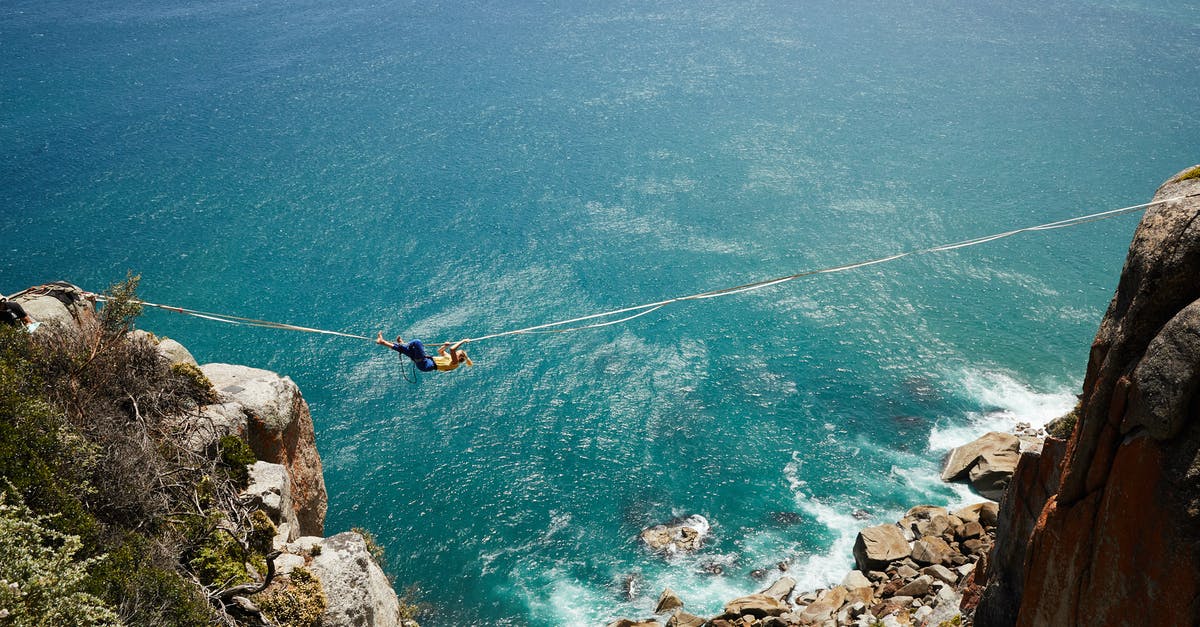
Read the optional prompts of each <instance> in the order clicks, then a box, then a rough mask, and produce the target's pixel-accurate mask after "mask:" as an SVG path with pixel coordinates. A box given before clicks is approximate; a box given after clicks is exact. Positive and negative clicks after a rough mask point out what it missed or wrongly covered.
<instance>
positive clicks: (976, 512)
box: [954, 503, 1000, 527]
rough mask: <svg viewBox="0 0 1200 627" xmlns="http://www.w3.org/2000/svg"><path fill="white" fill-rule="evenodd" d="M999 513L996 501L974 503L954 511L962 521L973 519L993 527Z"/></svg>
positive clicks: (985, 525)
mask: <svg viewBox="0 0 1200 627" xmlns="http://www.w3.org/2000/svg"><path fill="white" fill-rule="evenodd" d="M999 513H1000V506H999V505H998V504H996V503H976V504H974V505H968V506H966V507H964V508H962V509H960V510H958V511H957V512H954V514H955V515H956V516H958V517H959V518H961V519H962V520H963V522H971V521H975V522H978V523H979V524H981V525H983V526H984V527H995V526H996V521H997V520H998V518H999Z"/></svg>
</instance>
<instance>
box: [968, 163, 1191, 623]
mask: <svg viewBox="0 0 1200 627" xmlns="http://www.w3.org/2000/svg"><path fill="white" fill-rule="evenodd" d="M1154 200H1155V201H1156V204H1154V205H1153V206H1151V207H1149V208H1148V209H1147V210H1146V213H1145V215H1144V216H1143V218H1142V221H1141V223H1140V224H1139V225H1138V228H1137V232H1136V233H1135V234H1134V237H1133V242H1132V244H1131V245H1130V247H1129V255H1128V257H1127V258H1126V261H1125V267H1124V269H1123V270H1122V273H1121V280H1120V283H1119V284H1118V286H1117V291H1116V294H1115V295H1114V296H1113V299H1112V302H1111V303H1110V304H1109V307H1108V311H1107V312H1106V314H1105V316H1104V319H1103V321H1102V322H1101V324H1100V329H1099V331H1098V332H1097V333H1096V339H1095V341H1094V342H1093V343H1092V350H1091V355H1090V358H1089V360H1088V366H1087V373H1086V375H1085V377H1084V383H1083V394H1082V395H1081V398H1080V407H1079V410H1078V416H1079V422H1078V424H1077V426H1076V428H1075V430H1074V432H1073V433H1072V434H1071V438H1070V440H1068V442H1067V449H1066V453H1065V455H1064V457H1063V460H1062V464H1061V472H1060V474H1059V480H1058V485H1057V489H1056V490H1055V491H1054V493H1053V494H1051V495H1050V496H1049V497H1048V498H1046V499H1045V504H1044V505H1043V506H1042V508H1041V510H1040V511H1038V512H1037V513H1036V516H1032V517H1031V518H1030V517H1029V513H1028V512H1025V511H1021V510H1022V509H1023V508H1018V510H1017V511H1014V512H1013V515H1014V516H1021V518H1020V519H1018V520H1015V521H1012V522H1006V523H1005V524H1006V526H1009V527H1010V529H1009V532H1010V537H1009V539H1010V540H1011V543H1012V544H1014V545H1015V546H1017V547H1022V546H1023V547H1025V550H1024V553H1023V555H1018V556H1010V557H1008V558H1006V559H1002V560H997V562H996V564H995V569H994V570H995V572H994V573H993V574H992V576H991V577H990V580H991V582H993V583H994V584H995V585H1007V586H1013V588H1012V589H1010V590H1008V591H1007V594H1004V595H991V594H989V592H990V588H991V586H992V585H993V583H989V586H988V588H989V589H988V591H985V595H984V598H983V599H982V600H981V601H980V604H979V607H978V608H977V613H976V617H977V621H976V624H977V625H979V626H980V627H992V626H996V625H1011V624H1013V622H1014V621H1015V623H1016V624H1017V625H1081V624H1092V625H1190V624H1195V621H1196V617H1197V616H1200V542H1197V532H1196V530H1197V529H1200V477H1198V473H1197V472H1196V470H1195V469H1196V460H1197V459H1198V458H1200V412H1198V411H1197V406H1198V402H1200V401H1198V400H1197V397H1198V396H1200V395H1198V394H1197V389H1198V387H1200V368H1198V367H1197V364H1200V346H1198V345H1197V342H1196V341H1195V338H1196V333H1197V330H1198V329H1200V280H1197V277H1200V166H1197V167H1195V168H1191V169H1189V170H1187V171H1185V172H1182V173H1180V174H1179V175H1177V176H1175V177H1173V178H1172V179H1171V180H1169V181H1167V182H1166V183H1165V184H1163V186H1162V187H1161V188H1159V190H1158V193H1157V194H1156V195H1155V198H1154ZM1031 463H1032V462H1031ZM1024 465H1025V464H1024V463H1023V464H1022V466H1024ZM1044 485H1045V483H1044V482H1042V481H1033V482H1030V485H1028V487H1027V486H1026V485H1025V482H1023V481H1018V480H1016V479H1015V478H1014V481H1013V486H1012V488H1011V489H1010V491H1009V492H1010V494H1006V499H1007V501H1008V502H1013V503H1033V504H1036V502H1037V501H1038V500H1039V499H1038V498H1037V494H1036V491H1037V490H1040V489H1042V486H1044ZM1026 490H1033V491H1034V494H1033V495H1032V497H1027V496H1026V494H1025V491H1026ZM1012 493H1015V494H1012ZM1006 516H1007V514H1006ZM1026 528H1028V529H1030V530H1031V531H1030V532H1029V535H1028V536H1027V537H1020V535H1021V533H1022V532H1023V531H1024V529H1026ZM1012 534H1015V535H1016V536H1017V537H1015V538H1013V537H1012ZM998 540H999V539H998ZM997 550H998V551H999V549H997ZM1017 568H1020V573H1021V574H1020V575H1019V576H1018V575H1015V574H1014V573H1013V572H1012V571H1014V570H1015V569H1017ZM1005 605H1008V606H1009V607H1012V608H1013V610H1007V611H1006V608H1005V607H1004V606H1005Z"/></svg>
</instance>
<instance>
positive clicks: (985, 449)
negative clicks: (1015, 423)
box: [942, 431, 1021, 501]
mask: <svg viewBox="0 0 1200 627" xmlns="http://www.w3.org/2000/svg"><path fill="white" fill-rule="evenodd" d="M1020 451H1021V440H1020V439H1019V438H1018V437H1017V436H1015V435H1013V434H1011V433H999V432H995V431H993V432H991V433H986V434H984V435H983V436H982V437H980V438H979V439H977V440H975V441H973V442H969V443H967V444H964V445H962V446H959V447H957V448H954V449H952V450H951V451H950V454H949V456H947V458H946V466H945V468H943V469H942V481H955V480H959V479H968V480H969V481H970V482H971V487H973V488H975V491H976V492H979V494H980V495H982V496H984V497H986V498H989V499H992V500H993V501H998V500H1000V496H1001V495H1002V494H1004V488H1005V487H1006V486H1008V481H1009V479H1011V478H1012V474H1013V472H1014V471H1015V470H1016V467H1017V460H1018V459H1019V458H1020Z"/></svg>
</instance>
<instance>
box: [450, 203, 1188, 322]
mask: <svg viewBox="0 0 1200 627" xmlns="http://www.w3.org/2000/svg"><path fill="white" fill-rule="evenodd" d="M1189 197H1190V196H1177V197H1174V198H1165V199H1163V200H1153V201H1150V202H1147V203H1142V204H1138V205H1130V206H1128V207H1121V208H1120V209H1110V210H1108V211H1101V212H1099V213H1092V214H1088V215H1085V216H1077V217H1074V218H1067V219H1065V220H1057V221H1055V222H1047V223H1046V224H1039V225H1037V226H1028V227H1023V228H1019V229H1014V230H1011V231H1005V232H1003V233H996V234H993V235H985V236H982V237H975V238H971V239H966V240H962V241H958V242H953V243H949V244H941V245H938V246H931V247H929V248H922V249H919V250H910V251H906V252H902V253H896V254H894V255H888V256H886V257H879V258H876V259H868V260H866V261H859V262H855V263H848V264H844V265H839V266H831V267H828V268H819V269H816V270H807V271H805V272H798V273H796V274H789V275H787V276H782V277H777V278H774V279H767V280H765V281H756V282H754V283H747V284H745V285H739V286H735V287H730V288H725V289H721V290H710V291H707V292H700V293H697V294H689V295H687V296H679V297H676V298H669V299H667V300H660V301H658V302H654V303H647V304H645V305H634V306H632V307H623V308H621V309H613V310H611V311H605V312H602V313H595V314H590V315H587V316H580V317H578V318H571V319H570V320H562V321H559V322H548V323H546V324H539V325H536V326H532V327H525V328H524V329H516V330H513V331H501V332H499V333H492V334H489V335H483V336H480V337H475V338H467V339H465V340H463V342H481V341H483V340H490V339H494V338H498V337H504V336H507V335H521V334H525V333H554V332H564V333H565V332H567V331H578V330H581V329H591V328H596V327H601V326H608V325H609V324H616V323H618V322H625V321H627V320H632V319H633V318H636V317H638V316H642V315H645V314H648V313H650V312H652V311H657V310H659V309H662V308H663V307H666V306H667V305H670V304H672V303H678V302H681V301H686V300H703V299H708V298H718V297H721V296H731V295H733V294H744V293H746V292H753V291H755V290H760V289H763V288H766V287H771V286H774V285H779V284H780V283H787V282H788V281H793V280H795V279H798V278H801V277H806V276H812V275H814V274H831V273H834V272H845V271H847V270H854V269H856V268H862V267H866V266H872V265H875V264H879V263H886V262H888V261H894V260H896V259H900V258H902V257H909V256H912V255H921V254H925V253H934V252H945V251H950V250H957V249H959V248H966V247H968V246H978V245H979V244H986V243H988V242H993V241H996V240H998V239H1003V238H1006V237H1012V236H1013V235H1018V234H1020V233H1028V232H1031V231H1049V230H1052V229H1061V228H1066V227H1069V226H1077V225H1080V224H1086V223H1088V222H1096V221H1098V220H1106V219H1108V218H1115V217H1117V216H1121V215H1125V214H1127V213H1133V212H1135V211H1140V210H1142V209H1145V208H1147V207H1150V206H1153V205H1159V204H1163V203H1168V202H1174V201H1177V200H1183V199H1184V198H1189ZM640 310H649V311H642V313H639V314H637V315H634V316H629V317H628V318H622V319H620V320H615V321H612V322H606V323H601V324H594V325H588V326H583V327H573V328H569V329H553V328H554V327H559V326H564V325H568V324H574V323H577V322H583V321H586V320H595V319H597V318H606V317H609V316H616V315H620V314H625V313H629V312H632V311H640ZM547 329H550V330H547Z"/></svg>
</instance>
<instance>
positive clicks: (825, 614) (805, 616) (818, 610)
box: [800, 586, 846, 623]
mask: <svg viewBox="0 0 1200 627" xmlns="http://www.w3.org/2000/svg"><path fill="white" fill-rule="evenodd" d="M845 602H846V589H845V588H843V587H841V586H834V587H833V588H830V589H829V590H826V591H825V592H823V593H821V595H820V596H819V597H817V600H816V601H813V602H812V603H810V604H809V605H808V607H806V608H804V609H803V610H802V611H801V612H800V621H801V622H802V623H803V622H807V623H820V622H823V621H827V620H829V619H831V618H833V615H834V614H836V613H837V611H838V610H840V609H842V605H843V604H844V603H845Z"/></svg>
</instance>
